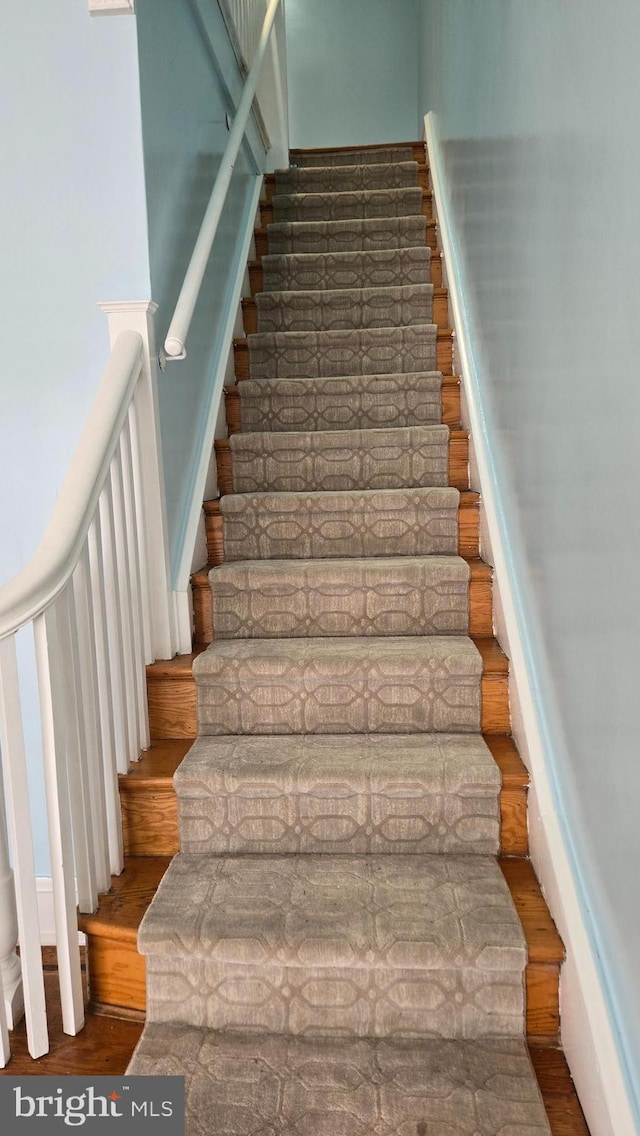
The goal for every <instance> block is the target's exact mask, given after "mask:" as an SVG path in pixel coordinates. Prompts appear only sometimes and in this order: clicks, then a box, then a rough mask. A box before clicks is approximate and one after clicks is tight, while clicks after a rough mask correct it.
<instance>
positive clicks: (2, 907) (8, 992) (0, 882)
mask: <svg viewBox="0 0 640 1136" xmlns="http://www.w3.org/2000/svg"><path fill="white" fill-rule="evenodd" d="M17 943H18V914H17V911H16V895H15V889H14V882H13V872H12V870H11V864H10V862H9V844H8V840H7V821H6V817H5V811H4V789H3V784H2V767H1V766H0V979H1V980H2V989H3V991H4V999H3V1001H4V1010H5V1018H6V1021H7V1025H8V1027H9V1029H15V1027H16V1026H17V1024H18V1022H19V1021H20V1019H21V1018H22V1016H23V1014H24V996H23V993H22V968H21V966H20V959H19V958H18V956H17V954H16V946H17Z"/></svg>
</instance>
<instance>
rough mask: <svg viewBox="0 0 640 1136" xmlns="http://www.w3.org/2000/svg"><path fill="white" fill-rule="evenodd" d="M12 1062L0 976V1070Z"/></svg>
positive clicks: (0, 976)
mask: <svg viewBox="0 0 640 1136" xmlns="http://www.w3.org/2000/svg"><path fill="white" fill-rule="evenodd" d="M10 1060H11V1046H10V1045H9V1030H8V1029H7V1012H6V1010H5V1008H4V994H3V991H2V975H1V974H0V1069H4V1068H5V1067H6V1066H7V1065H8V1064H9V1061H10Z"/></svg>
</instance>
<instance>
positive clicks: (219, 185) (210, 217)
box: [164, 0, 280, 360]
mask: <svg viewBox="0 0 640 1136" xmlns="http://www.w3.org/2000/svg"><path fill="white" fill-rule="evenodd" d="M279 6H280V0H269V6H268V8H267V12H266V15H265V18H264V23H263V25H262V32H261V35H260V40H259V42H258V46H257V49H256V53H255V56H254V58H253V61H252V63H251V69H250V71H249V74H248V76H247V81H246V83H245V86H244V89H243V92H242V97H241V99H240V102H239V104H238V108H237V110H236V114H235V118H234V121H233V126H232V128H231V133H230V134H229V140H228V142H227V148H226V150H225V152H224V155H223V157H222V161H221V163H220V168H219V170H218V175H217V177H216V180H215V184H214V187H213V190H212V192H211V197H210V199H209V204H208V206H207V210H206V213H205V215H204V218H203V221H202V225H201V227H200V232H199V234H198V238H197V240H196V243H195V246H194V249H193V253H192V255H191V260H190V261H189V267H188V268H187V271H186V274H185V278H184V282H183V285H182V288H181V289H180V295H179V296H178V302H177V304H176V307H175V311H174V313H173V318H172V320H171V323H170V325H169V330H168V332H167V337H166V339H165V343H164V349H165V352H166V355H167V359H168V360H172V359H173V360H176V359H184V358H185V357H186V348H185V342H186V338H187V335H188V333H189V327H190V326H191V320H192V318H193V313H194V311H195V307H196V304H197V302H198V296H199V294H200V288H201V286H202V281H203V279H204V275H205V272H206V270H207V264H208V263H209V257H210V255H211V249H212V247H213V242H214V240H215V236H216V232H217V230H218V224H219V222H220V217H221V216H222V210H223V208H224V204H225V201H226V198H227V192H228V190H229V185H230V184H231V177H232V175H233V171H234V168H235V164H236V159H237V157H238V152H239V150H240V146H241V144H242V139H243V138H244V134H245V131H246V128H247V122H248V120H249V115H250V113H251V107H252V104H253V99H254V96H255V93H256V89H257V86H258V81H259V79H260V71H261V68H262V63H263V60H264V57H265V52H266V50H267V47H268V44H269V40H270V38H271V32H272V30H273V24H274V21H275V18H276V15H277V12H278V8H279Z"/></svg>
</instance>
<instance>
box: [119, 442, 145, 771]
mask: <svg viewBox="0 0 640 1136" xmlns="http://www.w3.org/2000/svg"><path fill="white" fill-rule="evenodd" d="M120 460H121V470H122V500H123V505H124V519H125V525H126V537H127V540H126V552H127V556H128V560H129V581H130V585H131V640H132V643H133V655H134V660H135V668H136V683H137V688H138V730H139V733H138V736H139V739H140V749H148V748H149V715H148V713H147V683H146V671H145V657H144V616H143V609H144V600H143V597H142V580H141V571H140V556H139V553H138V518H137V516H136V505H135V486H134V474H133V455H132V452H131V435H130V432H129V423H128V422H126V423H125V426H124V429H123V431H122V435H121V437H120ZM143 546H144V532H143ZM136 756H137V755H136Z"/></svg>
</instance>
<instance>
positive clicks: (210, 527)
mask: <svg viewBox="0 0 640 1136" xmlns="http://www.w3.org/2000/svg"><path fill="white" fill-rule="evenodd" d="M204 514H205V527H206V537H207V552H208V562H209V564H210V565H211V567H215V566H216V565H218V564H223V563H224V562H225V546H224V522H223V518H222V514H221V512H220V503H219V502H218V501H207V502H205V505H204ZM479 541H480V506H479V500H478V498H477V496H476V495H475V494H472V493H470V494H468V496H467V497H466V499H465V498H463V500H462V501H461V507H460V508H459V509H458V548H457V553H458V555H459V556H462V557H464V558H465V559H471V558H473V557H477V556H479ZM447 551H448V552H449V553H451V551H456V550H447ZM407 554H409V553H407ZM163 736H165V737H171V734H166V735H163Z"/></svg>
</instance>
